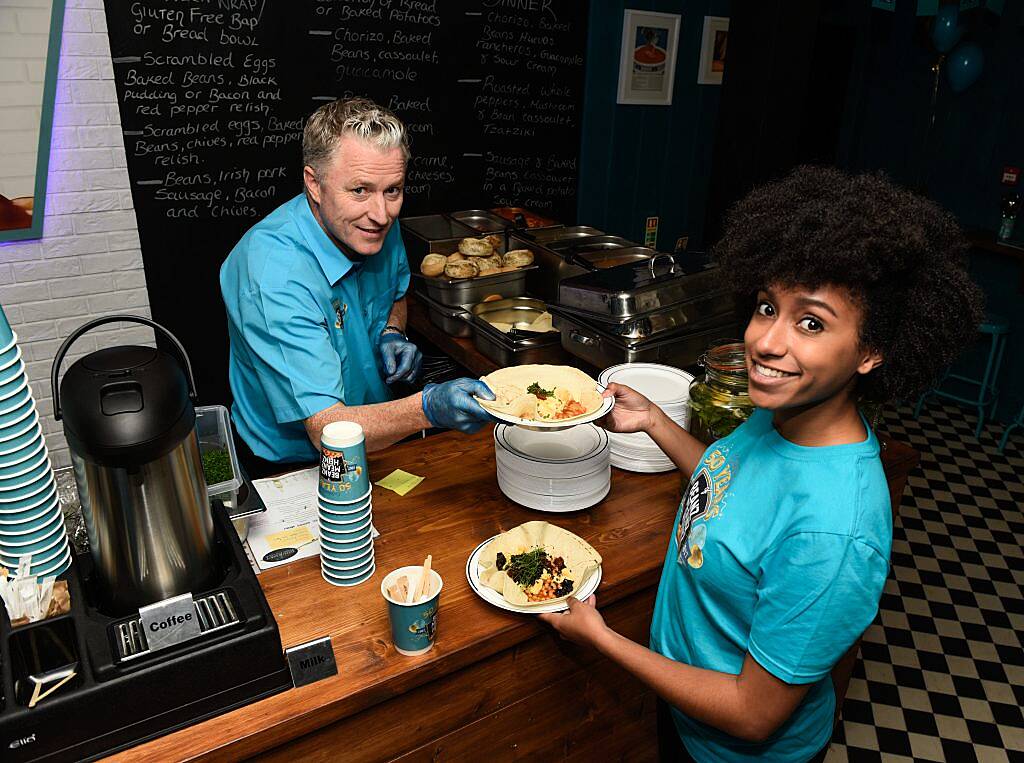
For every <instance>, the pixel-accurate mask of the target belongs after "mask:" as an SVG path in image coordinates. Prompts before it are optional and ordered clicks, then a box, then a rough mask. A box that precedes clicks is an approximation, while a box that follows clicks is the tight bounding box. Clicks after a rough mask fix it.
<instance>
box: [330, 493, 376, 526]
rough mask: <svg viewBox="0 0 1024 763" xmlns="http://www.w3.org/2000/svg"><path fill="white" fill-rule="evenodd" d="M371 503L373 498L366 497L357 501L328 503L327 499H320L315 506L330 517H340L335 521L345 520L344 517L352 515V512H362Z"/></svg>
mask: <svg viewBox="0 0 1024 763" xmlns="http://www.w3.org/2000/svg"><path fill="white" fill-rule="evenodd" d="M372 505H373V499H371V498H366V499H365V500H362V501H359V502H358V503H329V502H328V501H324V500H320V501H317V507H318V508H319V509H320V513H321V514H326V515H327V516H328V518H330V517H334V516H337V517H340V519H338V520H337V521H339V522H345V521H347V520H346V519H345V517H349V516H352V515H353V514H363V513H365V512H366V510H367V509H368V508H369V507H370V506H372Z"/></svg>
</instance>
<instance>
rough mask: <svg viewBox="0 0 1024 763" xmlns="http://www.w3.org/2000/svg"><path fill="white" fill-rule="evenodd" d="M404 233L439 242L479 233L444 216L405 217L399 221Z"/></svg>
mask: <svg viewBox="0 0 1024 763" xmlns="http://www.w3.org/2000/svg"><path fill="white" fill-rule="evenodd" d="M398 225H399V227H400V228H401V230H402V232H409V233H412V234H413V235H415V236H419V237H420V238H421V239H423V240H424V241H437V240H439V239H446V238H459V237H462V236H475V235H476V234H477V231H476V230H474V229H473V228H470V227H469V226H468V225H463V224H462V223H460V222H459V221H458V220H452V219H451V218H449V217H445V216H444V215H420V216H419V217H403V218H401V219H400V220H399V221H398Z"/></svg>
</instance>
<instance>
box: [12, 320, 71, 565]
mask: <svg viewBox="0 0 1024 763" xmlns="http://www.w3.org/2000/svg"><path fill="white" fill-rule="evenodd" d="M4 335H6V336H8V337H9V338H8V339H7V341H6V342H3V346H2V347H0V567H6V568H7V569H8V570H10V571H11V572H12V573H13V572H14V571H15V570H17V569H18V565H19V564H20V563H21V562H22V561H26V560H27V561H26V563H27V564H29V565H30V566H29V574H31V575H35V576H37V577H52V576H56V575H59V574H61V573H62V572H64V571H65V570H66V569H67V568H68V567H69V566H70V564H71V548H70V546H69V545H68V536H67V533H66V532H65V530H64V515H63V514H62V513H61V508H60V497H59V496H58V495H57V483H56V482H55V480H54V477H53V467H52V466H51V464H50V455H49V453H48V452H47V450H46V442H45V441H44V440H43V431H42V427H41V426H40V424H39V413H38V411H37V410H36V402H35V400H34V399H33V397H32V390H31V388H30V387H29V385H28V377H27V376H26V373H25V364H24V362H23V361H22V358H21V348H20V347H18V337H17V335H15V334H14V333H13V332H11V331H10V328H9V326H8V324H7V320H6V319H5V318H4V317H3V313H2V312H0V341H2V337H3V336H4Z"/></svg>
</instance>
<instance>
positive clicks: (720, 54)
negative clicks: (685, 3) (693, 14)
mask: <svg viewBox="0 0 1024 763" xmlns="http://www.w3.org/2000/svg"><path fill="white" fill-rule="evenodd" d="M728 44H729V19H728V18H726V17H725V16H705V17H704V36H703V38H702V40H701V44H700V68H699V69H698V70H697V84H698V85H721V84H722V74H724V73H725V51H726V47H727V46H728Z"/></svg>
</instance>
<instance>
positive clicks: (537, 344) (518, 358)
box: [469, 297, 565, 367]
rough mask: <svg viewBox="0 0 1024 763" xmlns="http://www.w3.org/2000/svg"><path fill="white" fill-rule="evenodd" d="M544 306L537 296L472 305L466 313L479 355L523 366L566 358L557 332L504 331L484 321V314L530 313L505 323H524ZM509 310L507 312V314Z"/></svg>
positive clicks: (507, 364)
mask: <svg viewBox="0 0 1024 763" xmlns="http://www.w3.org/2000/svg"><path fill="white" fill-rule="evenodd" d="M546 309H547V305H546V304H545V303H544V302H542V301H541V300H539V299H532V298H531V297H520V298H518V299H503V300H496V301H494V302H483V303H482V304H478V305H474V306H473V307H472V308H471V310H470V313H469V320H470V322H471V323H472V325H473V345H474V346H475V347H476V348H477V349H478V350H479V351H480V353H481V354H483V355H485V356H486V357H488V358H490V359H492V361H494V362H495V363H496V364H498V365H499V366H504V367H507V366H523V365H525V364H531V363H542V364H543V363H550V364H556V365H557V364H560V363H562V362H563V361H564V359H565V352H564V351H563V350H562V346H561V337H560V335H559V333H558V332H557V331H551V332H547V333H544V334H538V333H535V332H531V331H519V330H514V331H512V332H509V333H508V334H506V333H505V332H502V331H499V330H498V329H496V328H495V327H494V326H492V325H490V324H489V323H487V321H486V320H485V319H484V317H483V316H484V315H496V314H502V315H505V316H506V317H516V315H515V314H514V313H517V312H522V313H526V314H528V315H530V317H528V319H522V320H520V321H507V322H505V323H512V324H515V323H526V324H527V325H528V323H529V322H531V321H532V320H534V319H535V317H537V316H538V315H539V314H540V313H541V312H544V311H545V310H546ZM506 313H509V314H506Z"/></svg>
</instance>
